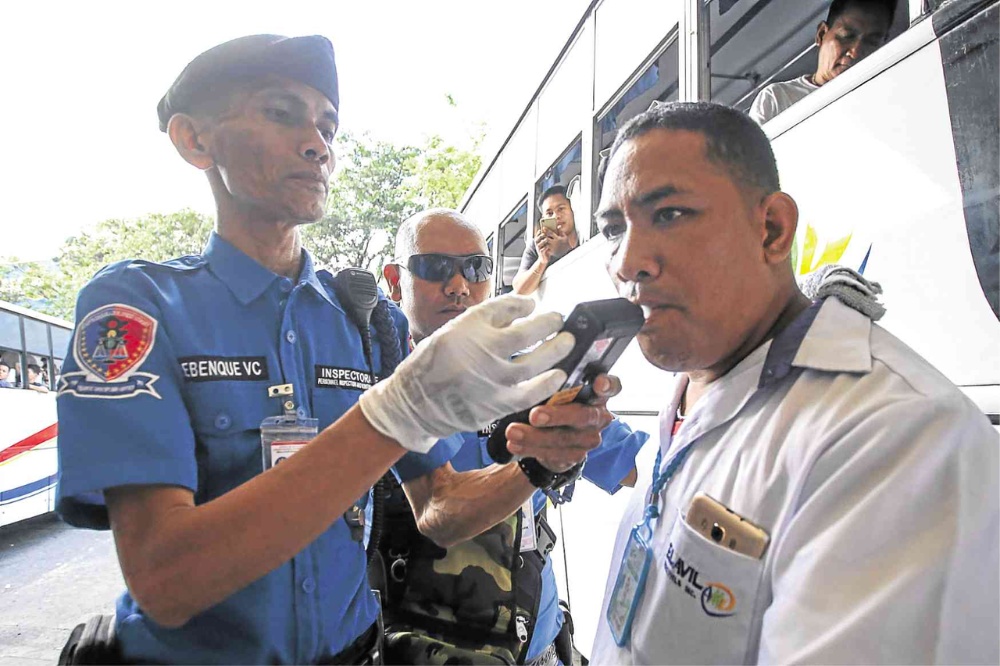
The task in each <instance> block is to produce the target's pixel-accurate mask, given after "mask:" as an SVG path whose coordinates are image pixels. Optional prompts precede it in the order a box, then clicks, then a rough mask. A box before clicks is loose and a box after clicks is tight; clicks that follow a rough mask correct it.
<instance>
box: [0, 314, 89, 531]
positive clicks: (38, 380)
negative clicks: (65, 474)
mask: <svg viewBox="0 0 1000 666" xmlns="http://www.w3.org/2000/svg"><path fill="white" fill-rule="evenodd" d="M72 331H73V326H72V324H70V323H69V322H68V321H63V320H62V319H56V318H55V317H49V316H47V315H43V314H41V313H38V312H34V311H32V310H28V309H26V308H22V307H18V306H16V305H12V304H10V303H5V302H3V301H0V527H2V526H4V525H9V524H11V523H15V522H17V521H19V520H24V519H26V518H32V517H34V516H38V515H41V514H43V513H47V512H49V511H52V510H53V509H54V508H55V500H56V498H55V494H56V475H57V466H58V462H57V459H56V442H57V437H58V432H59V426H58V424H57V423H56V390H57V388H58V382H59V375H60V372H61V370H62V364H63V358H64V354H65V353H66V350H67V349H69V340H70V336H71V334H72Z"/></svg>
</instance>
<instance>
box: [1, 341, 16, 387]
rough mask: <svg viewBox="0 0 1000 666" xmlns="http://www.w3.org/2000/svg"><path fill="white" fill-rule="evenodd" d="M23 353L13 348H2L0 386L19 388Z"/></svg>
mask: <svg viewBox="0 0 1000 666" xmlns="http://www.w3.org/2000/svg"><path fill="white" fill-rule="evenodd" d="M20 359H21V353H20V352H17V351H14V350H13V349H0V388H18V387H19V386H20V382H19V379H18V377H19V376H20V373H19V370H20V368H21V360H20Z"/></svg>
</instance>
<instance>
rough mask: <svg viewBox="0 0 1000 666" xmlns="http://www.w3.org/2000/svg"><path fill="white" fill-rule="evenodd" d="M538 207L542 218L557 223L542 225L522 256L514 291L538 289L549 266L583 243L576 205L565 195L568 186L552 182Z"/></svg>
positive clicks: (529, 292) (539, 200)
mask: <svg viewBox="0 0 1000 666" xmlns="http://www.w3.org/2000/svg"><path fill="white" fill-rule="evenodd" d="M538 209H539V210H540V211H541V213H542V219H543V220H554V224H553V225H552V227H550V226H549V223H545V224H540V225H539V227H538V230H537V231H536V232H535V236H534V238H532V239H531V241H530V242H529V243H528V245H527V247H525V248H524V254H523V255H521V267H520V268H519V269H518V270H517V275H515V276H514V293H517V294H522V295H524V296H527V295H528V294H531V293H533V292H534V291H535V290H536V289H538V285H539V284H540V283H541V281H542V276H543V275H545V270H546V269H547V268H548V267H549V266H551V265H552V264H554V263H556V262H557V261H559V260H560V259H562V258H563V257H565V256H566V255H567V254H569V253H570V252H572V251H573V250H575V249H576V248H577V247H578V246H579V245H580V238H579V236H577V233H576V220H575V219H574V218H573V204H572V203H570V200H569V197H567V196H566V188H565V187H563V186H562V185H553V186H552V187H550V188H548V189H547V190H545V191H544V192H542V195H541V196H540V197H538ZM553 227H554V228H553Z"/></svg>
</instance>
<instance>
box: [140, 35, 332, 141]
mask: <svg viewBox="0 0 1000 666" xmlns="http://www.w3.org/2000/svg"><path fill="white" fill-rule="evenodd" d="M267 76H280V77H283V78H287V79H292V80H294V81H298V82H300V83H304V84H306V85H307V86H310V87H312V88H315V89H316V90H318V91H319V92H321V93H323V94H324V95H325V96H326V97H327V99H329V100H330V103H331V104H333V108H335V109H337V110H338V111H339V110H340V93H339V90H338V87H337V64H336V62H335V61H334V58H333V44H331V43H330V40H329V39H327V38H326V37H321V36H319V35H312V36H310V37H282V36H281V35H249V36H247V37H238V38H236V39H233V40H231V41H228V42H225V43H223V44H219V45H218V46H214V47H212V48H210V49H209V50H207V51H205V52H204V53H202V54H201V55H199V56H198V57H197V58H195V59H194V60H192V61H191V62H190V63H188V66H187V67H185V68H184V71H183V72H181V75H180V76H178V77H177V80H176V81H174V83H173V85H171V86H170V89H169V90H167V94H166V95H164V96H163V99H161V100H160V103H159V104H157V105H156V115H157V116H159V119H160V131H161V132H166V131H167V123H169V122H170V118H171V117H172V116H173V115H174V114H175V113H189V112H190V111H191V108H192V106H193V105H194V104H196V103H197V102H198V101H200V100H203V99H205V98H209V97H211V95H212V94H213V91H214V90H215V88H216V86H218V85H219V84H224V83H237V82H242V81H253V80H256V79H261V78H264V77H267Z"/></svg>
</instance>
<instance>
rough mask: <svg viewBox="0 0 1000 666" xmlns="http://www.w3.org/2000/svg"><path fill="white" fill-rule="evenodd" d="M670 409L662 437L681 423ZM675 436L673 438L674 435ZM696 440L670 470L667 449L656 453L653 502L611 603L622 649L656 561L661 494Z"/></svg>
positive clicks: (629, 547)
mask: <svg viewBox="0 0 1000 666" xmlns="http://www.w3.org/2000/svg"><path fill="white" fill-rule="evenodd" d="M668 411H669V410H664V412H663V413H661V414H660V437H661V440H662V439H663V438H666V435H667V433H668V432H671V433H672V434H676V433H677V429H678V427H679V425H680V423H681V420H682V419H680V418H679V417H678V416H676V414H675V415H674V416H673V418H671V417H670V416H666V414H667V413H668ZM671 436H672V435H671ZM693 446H694V441H692V442H689V443H688V444H686V445H685V446H684V448H682V449H681V450H680V451H678V452H677V453H675V454H674V455H673V456H671V458H670V459H669V460H668V461H667V464H666V467H665V468H664V469H662V470H661V469H660V462H661V461H662V459H663V449H662V448H661V449H660V450H659V451H657V452H656V462H655V463H654V464H653V482H652V484H651V485H650V488H649V500H648V501H647V502H646V509H645V511H643V514H642V519H641V520H640V521H639V522H638V523H636V525H635V526H634V527H633V528H632V531H631V532H630V533H629V537H628V542H627V543H626V544H625V550H624V551H623V552H622V561H621V565H620V566H619V567H618V578H617V579H616V580H615V587H614V589H613V590H612V592H611V599H610V600H609V602H608V611H607V616H606V617H607V621H608V627H609V628H610V629H611V635H612V637H614V639H615V643H616V644H617V645H618V647H624V646H626V645H627V644H628V642H629V638H630V637H631V636H632V621H633V620H634V619H635V612H636V608H637V607H638V606H639V601H640V600H641V599H642V593H643V591H644V590H645V587H646V577H647V575H648V574H649V565H650V563H651V562H652V561H653V549H652V539H653V528H654V526H655V525H656V519H657V518H659V517H660V508H659V503H660V493H661V492H663V489H664V488H666V486H667V484H668V483H670V479H672V478H673V476H674V474H675V473H676V472H677V470H678V469H680V467H681V465H682V464H684V460H685V458H687V456H688V453H690V452H691V449H692V447H693Z"/></svg>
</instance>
